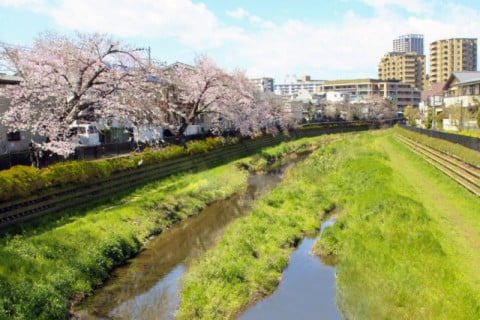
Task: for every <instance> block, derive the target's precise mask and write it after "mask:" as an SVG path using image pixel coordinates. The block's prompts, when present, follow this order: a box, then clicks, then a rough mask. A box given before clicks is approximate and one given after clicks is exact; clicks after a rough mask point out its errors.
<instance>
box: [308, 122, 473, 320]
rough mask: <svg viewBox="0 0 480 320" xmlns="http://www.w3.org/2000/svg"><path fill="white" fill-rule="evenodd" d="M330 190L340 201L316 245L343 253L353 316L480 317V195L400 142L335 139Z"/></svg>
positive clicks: (341, 297)
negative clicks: (333, 221) (336, 214)
mask: <svg viewBox="0 0 480 320" xmlns="http://www.w3.org/2000/svg"><path fill="white" fill-rule="evenodd" d="M330 161H334V162H335V165H334V168H332V169H333V170H332V171H333V173H332V174H330V175H328V176H326V177H324V178H323V179H322V180H323V181H322V183H324V184H325V192H326V194H328V195H329V197H330V198H331V199H332V200H334V201H335V202H336V203H337V204H338V205H339V206H340V207H341V214H340V215H339V218H338V221H337V223H336V224H335V225H334V226H333V227H331V228H328V229H327V230H326V231H325V232H324V234H323V236H322V238H321V239H320V241H319V242H318V243H317V244H316V251H317V253H319V254H329V253H333V254H336V255H337V256H338V265H337V276H338V278H337V284H338V288H339V289H338V291H337V294H338V297H337V298H338V302H339V304H340V306H341V308H342V311H343V312H344V313H345V315H346V317H347V318H352V319H353V318H355V319H478V318H479V317H480V307H479V306H480V285H479V282H478V278H479V275H478V266H479V265H480V264H479V259H480V251H479V250H478V245H479V243H480V242H479V241H478V240H479V234H480V217H479V216H478V208H479V204H480V201H479V199H478V198H476V197H474V196H472V195H470V194H468V193H467V192H466V191H465V190H463V189H462V188H461V187H459V186H457V185H455V184H454V183H453V182H451V181H450V180H449V179H448V178H447V177H445V176H443V175H442V174H441V173H439V172H437V171H436V170H434V169H432V168H431V167H430V166H429V165H428V164H427V163H426V162H425V161H423V160H421V159H419V158H418V157H417V156H415V155H413V154H412V153H411V152H410V151H409V150H408V149H406V148H405V147H404V146H403V145H401V144H399V143H398V142H396V141H395V140H394V138H393V135H392V131H388V132H382V133H380V134H377V135H374V134H373V135H372V134H365V135H361V136H357V138H356V139H351V140H349V141H343V142H342V143H340V144H338V145H337V150H336V152H335V154H333V153H332V155H331V157H330Z"/></svg>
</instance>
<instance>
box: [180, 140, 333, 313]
mask: <svg viewBox="0 0 480 320" xmlns="http://www.w3.org/2000/svg"><path fill="white" fill-rule="evenodd" d="M310 141H314V140H310ZM316 141H320V140H316ZM320 160H321V155H318V154H317V152H314V153H313V154H312V155H311V156H310V157H309V158H308V159H307V160H305V161H302V162H300V163H297V164H296V166H295V167H293V168H292V169H290V171H288V172H287V173H286V175H285V176H284V179H283V181H282V182H281V184H280V186H279V187H277V188H275V190H274V191H273V192H272V193H271V194H270V195H268V196H267V197H265V198H264V199H262V200H261V201H259V202H258V203H256V205H255V206H254V209H253V211H252V212H251V214H249V215H248V216H246V217H244V218H241V219H239V220H237V221H235V222H234V223H233V224H231V225H230V227H229V228H228V229H227V231H226V232H225V234H224V236H223V238H222V240H221V241H220V243H219V244H218V245H217V246H215V247H214V248H213V249H212V250H210V251H208V252H207V254H206V256H205V257H202V258H201V259H200V260H199V261H198V262H197V263H194V264H193V266H192V267H191V268H190V269H189V270H188V272H187V275H186V277H185V279H184V280H183V285H182V290H181V296H180V299H181V305H180V308H179V311H178V313H177V315H176V317H177V318H178V319H230V318H234V317H235V316H236V315H237V314H238V312H240V311H241V310H242V308H244V307H245V306H246V305H248V304H250V303H253V302H254V301H256V300H258V299H260V298H262V297H263V296H265V295H267V294H269V293H271V292H272V291H273V290H274V289H275V288H276V286H277V285H278V282H279V281H280V278H281V274H282V271H283V269H284V268H285V267H286V265H287V263H288V259H289V255H290V253H291V251H292V250H293V248H294V247H295V246H296V245H297V243H298V241H299V240H300V239H301V238H302V237H303V235H304V234H305V232H307V231H312V230H315V229H318V228H319V225H320V218H321V217H322V215H323V213H324V212H325V211H328V210H331V209H332V207H331V203H330V202H329V201H327V200H326V199H325V198H324V197H323V196H322V195H321V192H320V189H321V188H322V186H321V185H319V184H318V183H317V179H316V177H317V176H319V175H321V174H322V173H323V172H324V170H325V167H324V165H323V163H322V162H321V161H320Z"/></svg>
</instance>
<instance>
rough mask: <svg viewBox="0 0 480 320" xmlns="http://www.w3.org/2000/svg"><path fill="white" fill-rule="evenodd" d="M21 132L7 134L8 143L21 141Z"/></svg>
mask: <svg viewBox="0 0 480 320" xmlns="http://www.w3.org/2000/svg"><path fill="white" fill-rule="evenodd" d="M20 140H21V136H20V131H15V132H9V133H7V141H20Z"/></svg>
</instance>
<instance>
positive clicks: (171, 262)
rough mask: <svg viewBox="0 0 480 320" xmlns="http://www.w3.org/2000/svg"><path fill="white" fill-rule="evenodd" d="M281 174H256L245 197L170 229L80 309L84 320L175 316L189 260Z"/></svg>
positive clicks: (244, 211)
mask: <svg viewBox="0 0 480 320" xmlns="http://www.w3.org/2000/svg"><path fill="white" fill-rule="evenodd" d="M279 181H280V174H279V173H277V174H267V175H254V176H251V177H250V178H249V186H248V188H247V191H246V193H245V194H243V195H238V196H234V197H232V198H229V199H227V200H224V201H219V202H216V203H213V204H212V205H210V206H209V207H207V208H206V209H205V210H204V211H203V212H202V213H201V214H200V215H198V216H196V217H194V218H191V219H188V220H187V221H184V222H182V223H180V224H178V225H175V226H174V227H172V228H171V229H169V230H168V231H165V232H164V233H162V234H161V235H159V236H158V237H156V238H154V239H153V240H152V241H151V242H149V243H148V245H147V246H146V248H145V250H143V251H142V252H141V253H140V254H139V255H138V256H137V257H135V258H134V259H132V260H131V261H129V262H128V264H127V265H125V266H123V267H120V268H117V269H116V270H115V271H114V272H113V274H112V276H111V279H110V280H109V281H108V282H107V283H106V284H105V286H103V287H102V288H101V289H99V290H97V291H96V292H95V293H94V295H93V296H91V297H90V298H88V299H86V301H85V302H84V303H83V304H82V305H80V306H79V307H78V308H76V309H77V311H76V312H75V313H76V316H77V317H78V318H79V319H144V320H148V319H173V316H174V312H175V310H176V309H177V306H178V302H179V301H178V296H177V291H178V288H179V279H180V277H181V275H182V274H183V272H184V270H185V267H186V265H188V263H189V261H191V260H192V259H194V258H195V257H197V256H198V255H199V254H201V253H203V252H205V251H206V250H207V249H209V248H210V247H212V246H213V244H214V243H215V242H216V240H218V238H219V237H220V236H221V234H222V233H223V231H224V229H225V227H226V226H227V225H228V223H229V222H231V221H232V220H234V219H235V218H237V217H240V216H242V215H244V214H246V213H247V212H249V211H250V209H251V205H252V202H253V200H254V199H256V198H258V197H260V196H262V195H263V194H265V193H267V192H268V191H270V190H271V189H272V188H273V187H274V186H275V185H277V184H278V183H279Z"/></svg>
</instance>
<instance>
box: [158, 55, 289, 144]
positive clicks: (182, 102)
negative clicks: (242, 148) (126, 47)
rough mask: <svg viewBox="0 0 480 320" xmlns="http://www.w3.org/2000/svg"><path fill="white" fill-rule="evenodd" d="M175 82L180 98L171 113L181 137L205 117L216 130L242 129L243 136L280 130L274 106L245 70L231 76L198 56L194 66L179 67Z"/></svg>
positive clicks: (211, 61) (172, 107)
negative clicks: (262, 98)
mask: <svg viewBox="0 0 480 320" xmlns="http://www.w3.org/2000/svg"><path fill="white" fill-rule="evenodd" d="M172 79H173V80H172V81H173V82H174V83H175V84H176V86H177V89H178V92H177V97H178V99H177V103H171V104H169V110H168V111H167V113H168V114H170V115H172V118H175V119H177V123H178V125H179V129H178V134H179V135H181V134H183V132H184V131H185V130H186V128H187V126H188V125H190V124H196V123H199V122H201V121H202V119H205V118H208V120H209V121H210V123H211V124H212V125H213V129H218V130H220V131H222V129H233V130H238V131H239V132H240V133H241V134H242V135H252V134H253V133H255V132H258V131H260V130H265V129H268V128H270V129H272V130H276V127H277V126H276V121H280V118H279V117H278V116H277V115H276V114H275V112H274V111H275V110H274V108H273V105H271V104H269V103H267V101H260V100H259V99H258V97H257V96H256V94H255V89H254V87H253V86H252V85H251V83H250V81H249V80H248V79H247V77H246V76H245V73H244V72H243V71H240V70H235V71H233V72H231V73H228V72H226V71H224V70H222V69H221V68H219V67H218V66H217V65H216V64H215V62H214V61H213V60H212V59H211V58H209V57H207V56H199V57H197V58H196V60H195V64H194V66H188V65H178V66H177V68H176V69H175V70H173V77H172ZM227 127H228V128H227Z"/></svg>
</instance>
